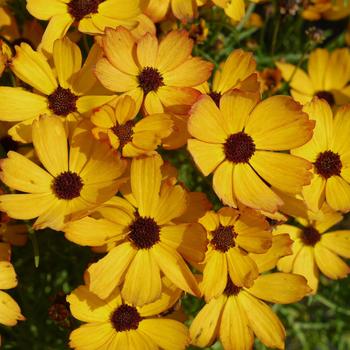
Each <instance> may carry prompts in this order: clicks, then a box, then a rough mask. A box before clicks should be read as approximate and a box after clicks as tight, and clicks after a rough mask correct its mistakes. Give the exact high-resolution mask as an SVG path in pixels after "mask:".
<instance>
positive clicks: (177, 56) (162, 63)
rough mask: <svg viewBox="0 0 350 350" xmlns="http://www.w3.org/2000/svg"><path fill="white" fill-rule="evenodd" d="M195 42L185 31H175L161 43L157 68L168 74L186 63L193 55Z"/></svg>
mask: <svg viewBox="0 0 350 350" xmlns="http://www.w3.org/2000/svg"><path fill="white" fill-rule="evenodd" d="M192 47H193V42H192V40H191V39H189V37H188V32H186V31H185V30H182V31H178V30H173V31H171V32H170V33H169V34H167V36H166V37H165V38H164V39H163V40H162V41H161V42H160V44H159V50H158V57H157V62H156V67H157V68H158V70H159V71H160V72H161V73H165V72H168V71H170V70H173V69H174V68H176V67H178V66H179V65H180V64H181V63H183V62H185V61H186V60H187V59H188V57H189V56H190V55H191V52H192Z"/></svg>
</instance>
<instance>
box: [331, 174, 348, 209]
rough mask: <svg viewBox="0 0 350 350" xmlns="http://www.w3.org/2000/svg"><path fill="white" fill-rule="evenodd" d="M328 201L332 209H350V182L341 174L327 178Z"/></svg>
mask: <svg viewBox="0 0 350 350" xmlns="http://www.w3.org/2000/svg"><path fill="white" fill-rule="evenodd" d="M326 201H327V203H328V205H329V206H330V207H331V208H332V209H334V210H339V211H342V212H348V211H349V210H350V184H349V183H347V182H346V181H345V180H344V179H343V178H341V177H340V176H332V177H330V178H329V179H327V182H326Z"/></svg>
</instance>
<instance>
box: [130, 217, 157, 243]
mask: <svg viewBox="0 0 350 350" xmlns="http://www.w3.org/2000/svg"><path fill="white" fill-rule="evenodd" d="M129 229H130V232H129V239H130V240H131V241H132V242H133V243H134V244H135V245H136V247H137V248H138V249H150V248H152V247H153V245H154V244H156V243H158V242H159V232H160V228H159V226H158V225H157V223H156V222H155V221H154V220H153V219H152V218H145V217H142V216H140V217H138V218H136V220H135V221H134V222H133V223H132V224H131V225H130V227H129Z"/></svg>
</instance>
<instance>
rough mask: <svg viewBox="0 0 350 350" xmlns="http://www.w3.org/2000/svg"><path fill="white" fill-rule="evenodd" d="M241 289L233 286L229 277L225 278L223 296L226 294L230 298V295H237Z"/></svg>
mask: <svg viewBox="0 0 350 350" xmlns="http://www.w3.org/2000/svg"><path fill="white" fill-rule="evenodd" d="M241 289H242V288H241V287H238V286H236V285H235V284H233V282H232V281H231V278H230V276H227V283H226V287H225V289H224V294H226V295H227V296H228V297H230V296H231V295H237V294H238V293H239V292H240V291H241Z"/></svg>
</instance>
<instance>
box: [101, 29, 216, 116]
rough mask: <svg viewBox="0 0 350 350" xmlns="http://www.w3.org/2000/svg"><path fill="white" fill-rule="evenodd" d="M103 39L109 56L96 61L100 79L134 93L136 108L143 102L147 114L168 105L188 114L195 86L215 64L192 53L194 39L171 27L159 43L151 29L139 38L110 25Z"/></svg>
mask: <svg viewBox="0 0 350 350" xmlns="http://www.w3.org/2000/svg"><path fill="white" fill-rule="evenodd" d="M102 43H103V50H104V52H105V55H106V57H105V58H102V59H100V60H99V61H98V62H97V65H96V70H95V73H96V75H97V77H98V79H99V80H100V82H101V83H102V85H104V86H105V87H106V88H107V89H109V90H112V91H115V92H118V93H126V94H127V95H130V96H132V97H133V98H134V100H135V101H136V105H137V108H139V106H141V104H142V103H143V108H144V111H145V113H146V114H155V113H163V112H164V110H165V109H166V110H169V111H170V110H171V111H172V112H175V113H179V114H185V113H186V112H187V111H188V109H189V108H190V106H191V105H192V104H193V103H194V102H195V101H196V100H197V99H198V97H199V95H200V94H199V92H198V91H197V90H196V89H194V88H193V87H194V86H197V85H199V84H201V83H203V82H204V81H206V80H207V79H208V78H209V76H210V73H211V70H212V68H213V65H212V64H211V63H209V62H206V61H203V60H202V59H200V58H198V57H192V56H191V52H192V47H193V41H192V40H191V39H189V37H188V33H187V32H186V31H172V32H170V33H169V34H167V36H166V37H165V38H164V39H163V40H161V41H160V42H159V43H158V39H157V37H156V36H155V35H152V34H149V33H148V34H146V35H145V36H144V37H143V38H141V39H140V40H138V41H136V40H135V39H134V38H133V36H132V35H131V33H130V32H129V31H128V30H127V29H125V28H123V27H118V28H117V29H116V30H114V29H110V28H107V29H106V32H105V36H104V37H103V39H102ZM134 53H136V54H134Z"/></svg>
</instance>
